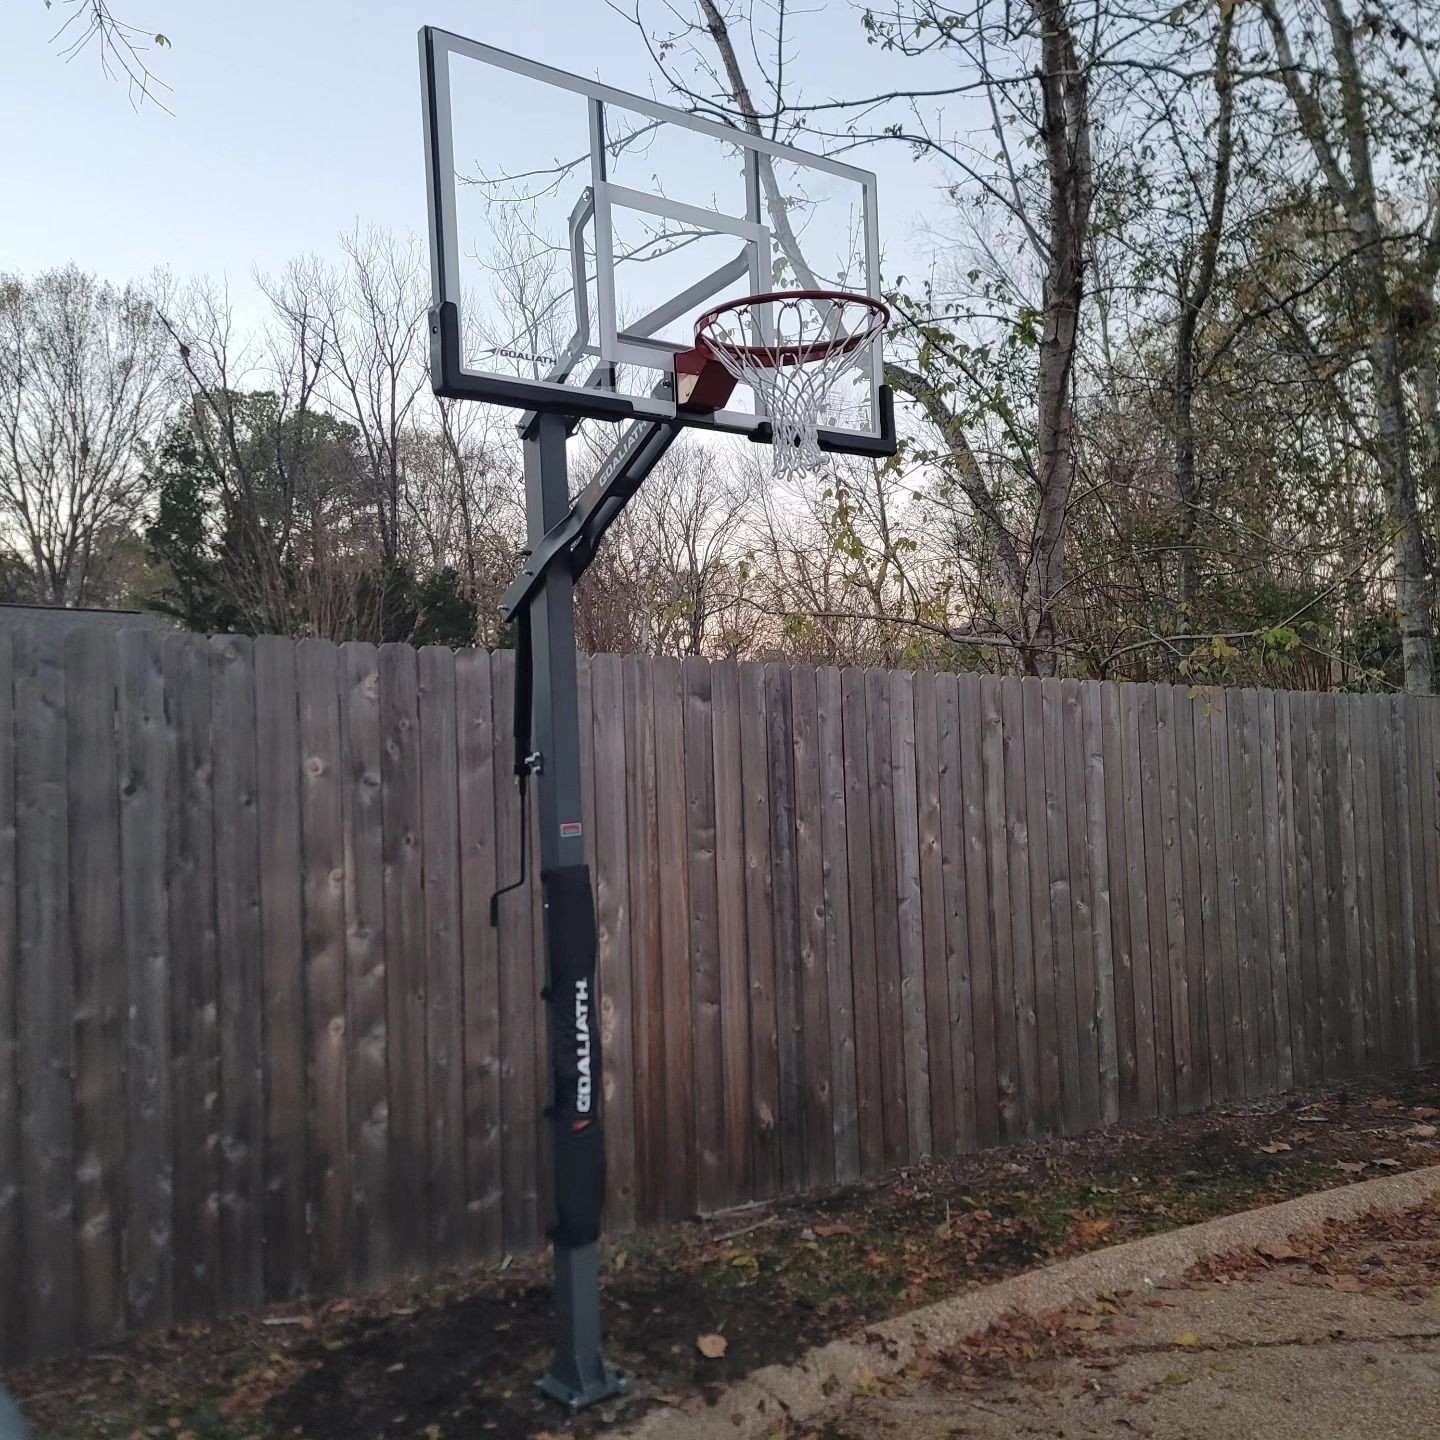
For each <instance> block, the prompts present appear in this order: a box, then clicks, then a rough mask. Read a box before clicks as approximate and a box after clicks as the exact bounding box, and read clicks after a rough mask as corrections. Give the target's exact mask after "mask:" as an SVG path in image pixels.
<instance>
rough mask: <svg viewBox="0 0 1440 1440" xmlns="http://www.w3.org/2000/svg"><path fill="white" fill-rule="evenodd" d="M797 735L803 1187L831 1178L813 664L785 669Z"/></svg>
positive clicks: (832, 1160)
mask: <svg viewBox="0 0 1440 1440" xmlns="http://www.w3.org/2000/svg"><path fill="white" fill-rule="evenodd" d="M790 703H791V711H792V728H793V735H794V756H793V776H794V795H795V875H796V905H797V910H798V916H799V932H800V933H799V943H800V966H799V970H798V973H797V979H798V983H799V990H800V993H799V997H798V1009H799V1016H800V1040H801V1044H800V1053H801V1066H800V1079H801V1087H802V1104H803V1107H804V1110H803V1114H802V1117H801V1118H802V1121H803V1127H802V1128H803V1133H804V1142H805V1164H804V1172H805V1177H806V1184H807V1185H809V1186H811V1187H814V1186H817V1185H828V1184H831V1183H833V1181H834V1179H835V1133H834V1131H835V1116H834V1110H833V1107H832V1104H831V1091H830V1083H831V1066H830V1014H829V1011H830V976H829V970H828V967H827V966H826V963H825V862H824V853H823V845H824V841H823V820H822V817H821V781H820V734H819V727H820V719H819V712H818V696H817V689H816V675H815V670H814V668H813V667H812V666H808V665H800V666H796V667H795V668H794V669H793V670H792V671H791V672H790Z"/></svg>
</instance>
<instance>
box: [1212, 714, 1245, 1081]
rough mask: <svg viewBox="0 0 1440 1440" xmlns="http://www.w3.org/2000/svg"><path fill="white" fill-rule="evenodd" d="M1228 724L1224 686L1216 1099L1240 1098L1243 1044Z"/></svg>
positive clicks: (1216, 719)
mask: <svg viewBox="0 0 1440 1440" xmlns="http://www.w3.org/2000/svg"><path fill="white" fill-rule="evenodd" d="M1231 739H1232V727H1231V717H1230V704H1229V696H1228V694H1227V692H1226V691H1224V690H1212V691H1211V692H1210V770H1211V775H1212V777H1213V781H1214V788H1213V792H1212V794H1213V799H1214V803H1215V843H1216V874H1215V909H1216V919H1217V932H1218V940H1219V945H1218V956H1219V967H1218V968H1219V971H1220V987H1219V988H1220V994H1219V996H1218V997H1217V998H1218V1000H1219V1004H1220V1009H1219V1010H1218V1011H1212V1013H1211V1021H1210V1023H1211V1027H1212V1030H1213V1028H1214V1026H1215V1025H1216V1024H1218V1025H1219V1027H1220V1034H1221V1036H1222V1037H1223V1040H1224V1044H1225V1067H1224V1086H1223V1088H1222V1087H1219V1086H1216V1087H1215V1089H1216V1094H1217V1098H1221V1097H1223V1098H1225V1099H1240V1098H1242V1097H1243V1096H1244V1095H1245V1094H1246V1089H1245V1047H1244V1037H1243V1034H1242V1031H1241V1028H1240V1027H1241V1019H1242V1011H1243V1008H1244V1007H1243V1003H1242V1001H1241V997H1240V937H1239V921H1238V918H1237V915H1236V897H1235V892H1236V888H1237V886H1238V885H1239V872H1238V864H1239V861H1238V855H1237V851H1236V846H1235V834H1234V814H1233V812H1234V806H1233V804H1232V798H1231V797H1232V793H1233V791H1232V782H1233V778H1234V777H1233V774H1232V769H1233V768H1236V767H1232V762H1231Z"/></svg>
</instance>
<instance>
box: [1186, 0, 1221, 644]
mask: <svg viewBox="0 0 1440 1440" xmlns="http://www.w3.org/2000/svg"><path fill="white" fill-rule="evenodd" d="M1234 25H1235V7H1234V6H1233V5H1232V6H1231V7H1230V8H1229V9H1225V8H1223V7H1222V9H1221V14H1220V29H1219V32H1218V34H1217V36H1216V41H1215V93H1216V96H1217V98H1218V101H1219V110H1218V113H1217V115H1216V123H1215V174H1214V181H1213V184H1212V185H1211V189H1210V205H1209V210H1208V213H1207V214H1206V217H1205V230H1204V232H1203V233H1202V235H1201V236H1200V247H1199V251H1198V253H1197V254H1196V256H1195V264H1194V271H1193V274H1190V275H1187V274H1185V273H1184V272H1183V271H1182V274H1181V277H1180V322H1179V325H1178V327H1177V330H1176V335H1175V383H1174V396H1173V399H1174V413H1173V416H1172V421H1173V427H1174V435H1175V490H1176V494H1177V495H1178V497H1179V501H1180V519H1179V523H1178V525H1177V527H1176V531H1177V533H1176V541H1177V548H1178V550H1179V552H1180V608H1181V614H1182V622H1183V628H1184V629H1186V630H1189V629H1191V628H1193V627H1192V624H1191V617H1192V615H1193V613H1194V609H1195V602H1196V600H1197V599H1198V598H1199V596H1200V581H1201V573H1200V555H1199V552H1198V551H1197V550H1196V548H1195V531H1196V528H1197V526H1198V524H1199V520H1200V501H1201V493H1200V489H1201V487H1200V478H1199V467H1198V466H1197V464H1196V460H1195V342H1196V337H1197V335H1198V333H1199V329H1200V320H1201V317H1202V316H1203V314H1204V311H1205V307H1206V305H1208V304H1209V303H1210V295H1211V292H1212V291H1213V290H1214V288H1215V270H1216V264H1217V261H1218V259H1219V255H1220V240H1221V237H1222V236H1223V235H1224V233H1225V206H1226V202H1227V201H1228V199H1229V194H1230V169H1231V158H1232V155H1233V153H1234V147H1233V142H1232V138H1231V130H1232V124H1233V119H1234V113H1235V91H1234V87H1233V86H1232V84H1231V80H1230V39H1231V35H1232V33H1233V30H1234Z"/></svg>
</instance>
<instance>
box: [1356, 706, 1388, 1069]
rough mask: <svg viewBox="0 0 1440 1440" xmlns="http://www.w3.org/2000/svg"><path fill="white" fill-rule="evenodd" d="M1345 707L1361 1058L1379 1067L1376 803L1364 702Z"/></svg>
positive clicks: (1372, 761)
mask: <svg viewBox="0 0 1440 1440" xmlns="http://www.w3.org/2000/svg"><path fill="white" fill-rule="evenodd" d="M1349 709H1350V765H1351V792H1352V797H1353V799H1354V804H1355V882H1356V897H1357V902H1358V903H1357V905H1356V922H1357V926H1358V929H1359V931H1360V948H1359V951H1358V953H1357V956H1356V963H1357V964H1358V966H1359V969H1360V990H1361V1032H1362V1036H1363V1044H1364V1054H1365V1063H1366V1065H1367V1066H1379V1065H1381V1064H1383V1061H1382V1060H1381V1036H1380V1000H1379V987H1380V960H1379V956H1378V954H1377V943H1376V934H1375V890H1374V886H1375V877H1374V858H1373V853H1372V840H1373V831H1372V828H1371V822H1370V814H1371V808H1372V807H1373V806H1375V805H1376V804H1378V800H1377V797H1376V795H1375V785H1376V783H1377V780H1376V763H1375V757H1374V754H1373V746H1372V741H1371V732H1370V724H1369V712H1368V709H1367V706H1366V703H1365V702H1364V701H1363V700H1361V701H1357V703H1355V704H1354V705H1352V706H1351V707H1349Z"/></svg>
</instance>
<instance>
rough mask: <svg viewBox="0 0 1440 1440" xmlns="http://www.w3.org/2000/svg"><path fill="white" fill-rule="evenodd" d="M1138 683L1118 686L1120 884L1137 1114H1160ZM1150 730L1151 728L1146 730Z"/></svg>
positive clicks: (1151, 837) (1151, 843) (1153, 842)
mask: <svg viewBox="0 0 1440 1440" xmlns="http://www.w3.org/2000/svg"><path fill="white" fill-rule="evenodd" d="M1143 693H1144V688H1143V687H1142V686H1139V685H1122V686H1121V687H1120V725H1121V766H1122V774H1123V776H1124V782H1125V784H1124V797H1125V798H1124V805H1125V847H1126V848H1125V884H1126V889H1127V891H1128V894H1129V899H1130V962H1131V963H1130V971H1131V984H1132V996H1131V1000H1132V1004H1133V1006H1134V1016H1135V1022H1134V1023H1135V1064H1136V1073H1137V1077H1138V1085H1137V1089H1136V1097H1137V1109H1136V1113H1137V1114H1139V1115H1141V1116H1145V1117H1149V1116H1152V1115H1158V1114H1160V1113H1161V1112H1160V1109H1159V1079H1158V1075H1157V1066H1156V1049H1157V1039H1156V1033H1155V1031H1156V1024H1155V1005H1154V994H1153V991H1152V989H1151V916H1150V889H1149V874H1148V869H1147V863H1146V852H1147V851H1148V850H1150V849H1152V848H1153V849H1154V850H1155V853H1156V854H1157V855H1158V854H1159V846H1158V837H1157V836H1156V834H1155V830H1154V821H1153V820H1152V819H1151V817H1150V816H1149V814H1147V809H1146V805H1145V785H1144V783H1143V782H1144V779H1145V773H1144V769H1143V767H1142V764H1141V746H1142V739H1143V736H1142V731H1143V730H1144V729H1145V724H1144V721H1143V719H1142V716H1141V696H1142V694H1143ZM1151 729H1152V732H1153V726H1152V727H1151Z"/></svg>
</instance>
